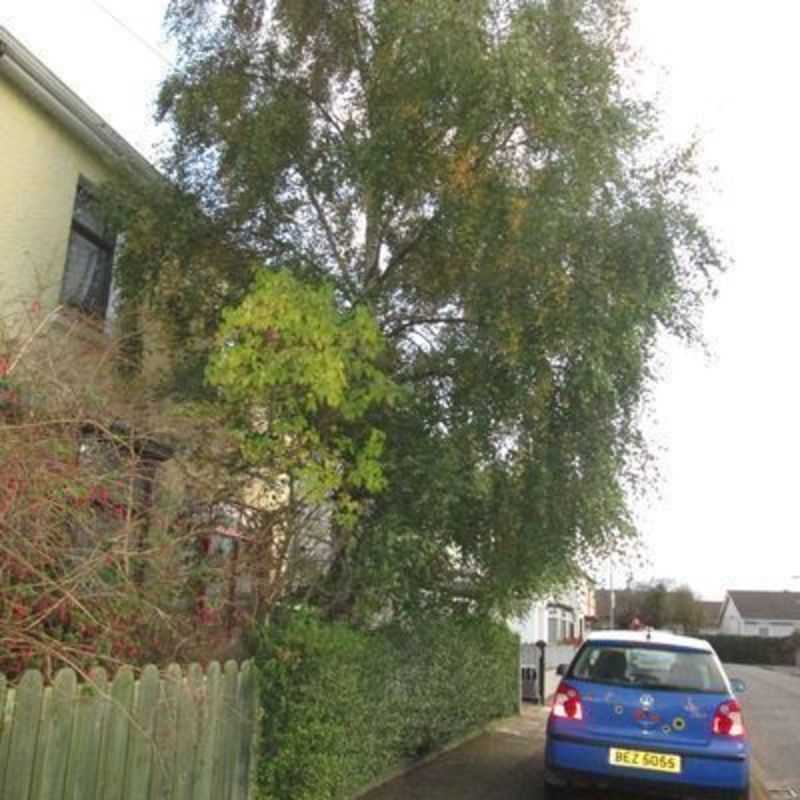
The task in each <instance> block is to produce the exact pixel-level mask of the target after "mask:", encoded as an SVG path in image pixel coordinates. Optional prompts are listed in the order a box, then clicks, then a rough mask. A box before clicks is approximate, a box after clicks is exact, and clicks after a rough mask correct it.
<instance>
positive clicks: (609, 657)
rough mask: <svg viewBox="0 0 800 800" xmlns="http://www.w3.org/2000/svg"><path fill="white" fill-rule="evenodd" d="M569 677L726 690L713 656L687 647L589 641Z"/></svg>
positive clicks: (653, 686) (652, 686)
mask: <svg viewBox="0 0 800 800" xmlns="http://www.w3.org/2000/svg"><path fill="white" fill-rule="evenodd" d="M572 677H575V678H578V679H581V680H587V681H596V682H598V683H612V684H619V685H622V686H631V687H636V688H639V689H662V690H664V691H670V690H674V691H694V692H714V693H717V692H723V691H725V681H724V679H723V677H722V674H721V673H720V671H719V668H718V667H717V664H716V661H715V660H714V657H713V656H712V655H711V654H710V653H704V652H696V651H689V650H665V649H659V648H656V647H646V648H645V647H626V646H624V645H620V644H614V645H610V644H609V645H601V644H598V645H589V646H587V647H584V649H583V650H582V651H581V653H580V656H579V657H578V660H577V662H576V664H575V667H574V668H573V670H572Z"/></svg>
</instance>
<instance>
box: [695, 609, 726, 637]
mask: <svg viewBox="0 0 800 800" xmlns="http://www.w3.org/2000/svg"><path fill="white" fill-rule="evenodd" d="M698 605H699V606H700V611H701V613H702V624H701V626H700V631H699V632H700V633H701V634H705V635H706V636H713V635H714V634H717V633H719V632H720V630H719V626H720V614H721V613H722V603H721V602H719V601H717V600H699V601H698Z"/></svg>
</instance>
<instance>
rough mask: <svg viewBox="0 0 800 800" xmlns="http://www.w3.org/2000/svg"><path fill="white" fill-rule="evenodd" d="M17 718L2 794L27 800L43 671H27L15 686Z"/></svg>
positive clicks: (31, 774)
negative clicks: (17, 685) (16, 686)
mask: <svg viewBox="0 0 800 800" xmlns="http://www.w3.org/2000/svg"><path fill="white" fill-rule="evenodd" d="M15 694H16V697H15V700H16V703H15V708H14V721H13V723H12V725H11V743H10V749H9V753H8V765H9V768H8V769H7V770H6V782H5V791H4V792H3V794H2V795H0V796H2V797H9V798H12V797H13V798H14V800H16V799H17V798H19V799H20V800H27V797H28V793H29V792H30V788H31V780H32V777H33V760H34V757H35V754H36V741H37V738H38V735H39V717H40V714H41V711H42V698H43V696H44V681H43V680H42V673H41V672H38V671H36V670H28V671H27V672H26V673H25V674H24V675H23V676H22V680H21V681H20V684H19V687H18V688H17V689H16V692H15Z"/></svg>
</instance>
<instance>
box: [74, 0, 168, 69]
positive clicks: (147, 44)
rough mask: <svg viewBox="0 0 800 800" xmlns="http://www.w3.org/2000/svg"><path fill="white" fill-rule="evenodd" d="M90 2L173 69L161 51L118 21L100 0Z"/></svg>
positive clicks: (124, 23)
mask: <svg viewBox="0 0 800 800" xmlns="http://www.w3.org/2000/svg"><path fill="white" fill-rule="evenodd" d="M90 2H91V3H92V4H93V5H94V6H96V7H97V8H99V9H100V11H102V12H103V13H104V14H106V15H108V16H109V17H111V19H113V20H114V22H116V23H117V25H119V26H120V27H121V28H122V29H123V30H125V31H127V33H128V34H130V35H131V36H133V38H134V39H136V40H137V41H138V42H139V44H142V45H144V46H145V47H146V48H147V49H148V50H149V51H150V52H151V53H153V54H154V55H156V56H158V57H159V58H160V59H161V60H162V61H163V62H164V63H165V64H167V65H168V66H170V67H173V68H174V67H175V63H174V62H173V61H172V60H171V59H170V58H168V57H167V56H165V55H164V54H163V53H162V52H161V50H159V49H158V48H157V47H156V46H155V45H153V44H150V42H148V41H147V39H145V38H144V36H142V35H141V34H139V33H137V32H136V31H135V30H133V28H131V27H130V26H129V25H128V24H127V23H126V22H125V20H123V19H120V18H119V17H118V16H117V15H116V14H114V12H113V11H110V10H109V9H108V8H106V7H105V6H104V5H103V4H102V3H101V2H100V0H90Z"/></svg>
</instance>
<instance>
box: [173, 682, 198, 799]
mask: <svg viewBox="0 0 800 800" xmlns="http://www.w3.org/2000/svg"><path fill="white" fill-rule="evenodd" d="M178 730H179V731H180V735H179V736H178V742H177V746H176V752H175V787H174V790H173V797H174V800H192V772H193V770H194V761H195V756H196V752H197V705H196V704H195V701H194V698H193V696H192V690H191V687H190V686H189V683H188V680H186V681H182V682H181V684H180V687H179V691H178Z"/></svg>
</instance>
